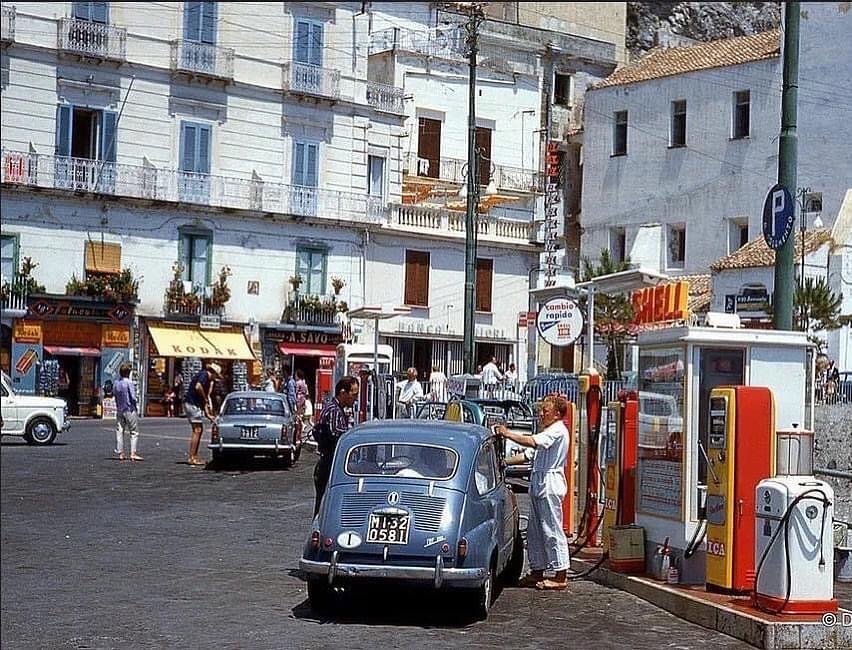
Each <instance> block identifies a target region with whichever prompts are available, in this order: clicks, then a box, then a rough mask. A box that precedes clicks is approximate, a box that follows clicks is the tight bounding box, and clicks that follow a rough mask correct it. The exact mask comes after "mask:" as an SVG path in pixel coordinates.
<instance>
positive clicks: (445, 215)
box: [388, 205, 536, 244]
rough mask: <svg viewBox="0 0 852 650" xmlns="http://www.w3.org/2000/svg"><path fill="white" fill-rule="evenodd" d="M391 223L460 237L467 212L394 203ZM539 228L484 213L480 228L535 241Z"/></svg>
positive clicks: (487, 233) (499, 236)
mask: <svg viewBox="0 0 852 650" xmlns="http://www.w3.org/2000/svg"><path fill="white" fill-rule="evenodd" d="M388 223H389V225H390V226H391V227H396V228H401V229H405V230H410V229H415V230H420V231H429V230H431V231H435V232H443V233H450V234H451V235H456V236H458V237H464V234H465V213H464V212H460V211H457V210H448V209H446V208H442V207H429V206H420V205H392V206H391V210H390V214H389V217H388ZM534 231H535V229H534V226H533V224H531V223H530V222H528V221H521V220H517V219H507V218H505V217H496V216H492V215H484V214H480V215H479V217H478V228H477V232H478V234H479V236H481V237H487V238H489V239H493V240H497V241H504V242H507V241H512V242H514V243H524V244H531V243H532V244H534V243H536V242H535V232H534Z"/></svg>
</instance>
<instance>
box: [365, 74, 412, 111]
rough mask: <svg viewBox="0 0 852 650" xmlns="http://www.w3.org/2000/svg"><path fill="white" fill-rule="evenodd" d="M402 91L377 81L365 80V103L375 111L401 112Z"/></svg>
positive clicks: (402, 108)
mask: <svg viewBox="0 0 852 650" xmlns="http://www.w3.org/2000/svg"><path fill="white" fill-rule="evenodd" d="M404 94H405V93H404V91H403V90H402V88H397V87H396V86H388V85H387V84H382V83H379V82H377V81H367V104H369V105H370V106H372V107H373V108H375V109H376V110H377V111H383V112H385V113H396V114H402V113H403V112H404V111H405V104H404Z"/></svg>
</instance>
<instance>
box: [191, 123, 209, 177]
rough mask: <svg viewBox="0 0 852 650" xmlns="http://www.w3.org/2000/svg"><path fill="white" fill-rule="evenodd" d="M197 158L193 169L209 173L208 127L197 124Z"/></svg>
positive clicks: (201, 172)
mask: <svg viewBox="0 0 852 650" xmlns="http://www.w3.org/2000/svg"><path fill="white" fill-rule="evenodd" d="M195 128H196V130H197V131H196V132H197V133H198V158H197V159H196V161H195V171H197V172H199V173H200V174H209V173H210V127H209V126H197V127H195Z"/></svg>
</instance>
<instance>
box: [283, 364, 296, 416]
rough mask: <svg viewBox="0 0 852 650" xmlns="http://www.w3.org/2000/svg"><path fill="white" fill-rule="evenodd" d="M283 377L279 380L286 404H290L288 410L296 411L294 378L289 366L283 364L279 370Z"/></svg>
mask: <svg viewBox="0 0 852 650" xmlns="http://www.w3.org/2000/svg"><path fill="white" fill-rule="evenodd" d="M281 372H282V373H283V374H284V378H283V379H282V380H281V388H280V390H281V392H282V393H284V395H285V397H286V398H287V404H288V405H289V406H290V412H291V413H295V412H296V380H295V379H293V373H292V372H290V366H284V368H283V369H282V370H281Z"/></svg>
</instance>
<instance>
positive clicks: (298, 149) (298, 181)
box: [293, 142, 305, 185]
mask: <svg viewBox="0 0 852 650" xmlns="http://www.w3.org/2000/svg"><path fill="white" fill-rule="evenodd" d="M304 184H305V145H304V144H303V143H301V142H295V143H293V185H304Z"/></svg>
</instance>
